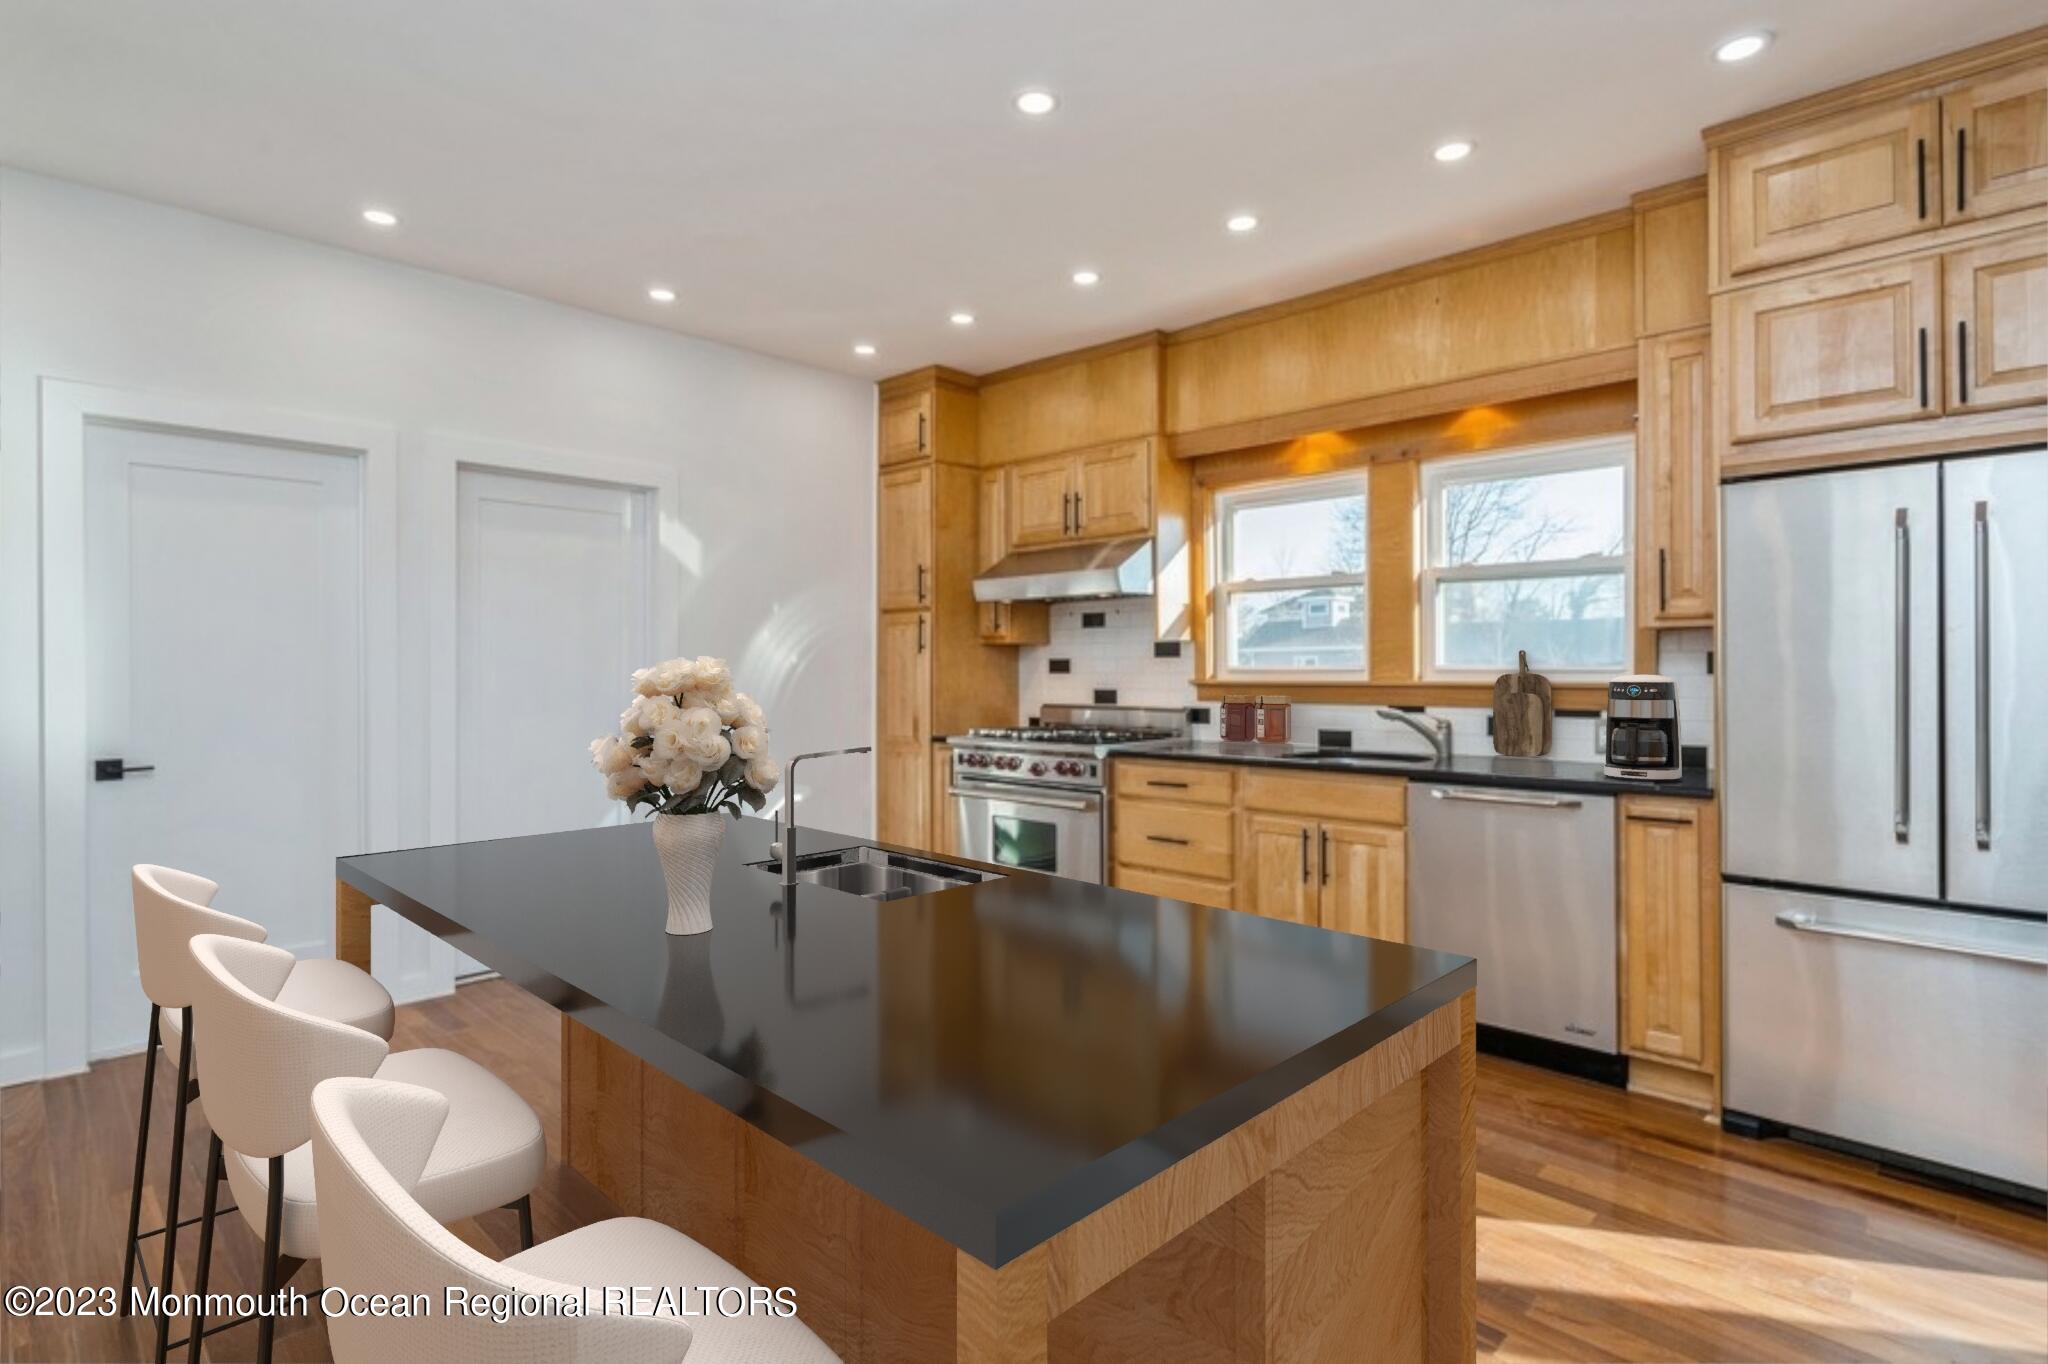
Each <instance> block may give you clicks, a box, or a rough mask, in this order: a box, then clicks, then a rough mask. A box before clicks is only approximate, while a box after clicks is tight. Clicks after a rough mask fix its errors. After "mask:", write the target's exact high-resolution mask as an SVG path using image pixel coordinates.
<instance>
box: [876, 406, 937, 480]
mask: <svg viewBox="0 0 2048 1364" xmlns="http://www.w3.org/2000/svg"><path fill="white" fill-rule="evenodd" d="M931 453H932V391H931V390H930V389H928V388H927V389H920V390H919V391H918V392H916V393H905V394H901V395H899V396H897V397H894V398H886V399H884V400H883V402H882V434H881V449H880V452H879V456H878V458H879V460H880V463H881V464H882V465H883V467H885V468H886V467H887V466H889V465H891V464H902V463H905V462H907V461H909V460H913V459H929V458H930V457H931Z"/></svg>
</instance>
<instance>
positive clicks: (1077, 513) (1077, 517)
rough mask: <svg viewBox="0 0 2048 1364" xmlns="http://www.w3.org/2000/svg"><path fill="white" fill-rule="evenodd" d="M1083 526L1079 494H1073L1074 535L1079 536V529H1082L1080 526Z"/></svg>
mask: <svg viewBox="0 0 2048 1364" xmlns="http://www.w3.org/2000/svg"><path fill="white" fill-rule="evenodd" d="M1084 524H1085V518H1084V517H1083V516H1082V514H1081V494H1079V493H1075V494H1074V534H1076V535H1079V534H1080V533H1081V527H1082V525H1084Z"/></svg>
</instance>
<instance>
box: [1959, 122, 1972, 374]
mask: <svg viewBox="0 0 2048 1364" xmlns="http://www.w3.org/2000/svg"><path fill="white" fill-rule="evenodd" d="M1958 136H1960V134H1958ZM1969 401H1970V324H1969V323H1968V322H1967V321H1963V320H1960V319H1959V320H1958V321H1957V322H1956V406H1958V407H1961V406H1963V405H1964V404H1966V403H1968V402H1969Z"/></svg>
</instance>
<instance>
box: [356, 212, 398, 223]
mask: <svg viewBox="0 0 2048 1364" xmlns="http://www.w3.org/2000/svg"><path fill="white" fill-rule="evenodd" d="M363 221H364V222H366V223H368V224H369V225H370V226H371V227H397V226H398V215H397V214H396V213H393V212H392V211H391V210H390V209H388V208H366V209H364V210H363Z"/></svg>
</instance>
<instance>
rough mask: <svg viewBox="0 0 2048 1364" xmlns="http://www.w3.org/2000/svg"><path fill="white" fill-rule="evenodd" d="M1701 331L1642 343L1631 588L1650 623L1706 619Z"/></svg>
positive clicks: (1710, 614)
mask: <svg viewBox="0 0 2048 1364" xmlns="http://www.w3.org/2000/svg"><path fill="white" fill-rule="evenodd" d="M1707 349H1708V347H1707V333H1706V331H1705V330H1704V329H1702V330H1699V331H1690V332H1674V333H1672V334H1671V335H1668V336H1658V337H1652V338H1651V339H1649V340H1647V341H1644V342H1643V343H1642V355H1641V357H1640V362H1639V364H1638V373H1639V375H1640V382H1641V384H1642V386H1643V393H1644V399H1643V412H1642V455H1641V458H1640V459H1639V460H1638V468H1637V477H1636V545H1637V549H1636V555H1637V557H1636V565H1637V568H1636V583H1637V590H1638V592H1639V593H1640V595H1639V597H1638V600H1639V601H1640V602H1641V604H1642V611H1641V615H1642V618H1643V619H1644V620H1645V621H1647V622H1648V623H1650V624H1652V625H1704V624H1708V623H1710V622H1711V621H1712V620H1713V618H1714V502H1715V497H1716V488H1715V482H1714V479H1715V475H1714V461H1713V457H1712V455H1711V454H1710V453H1709V451H1708V445H1707V369H1708V362H1707Z"/></svg>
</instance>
